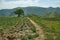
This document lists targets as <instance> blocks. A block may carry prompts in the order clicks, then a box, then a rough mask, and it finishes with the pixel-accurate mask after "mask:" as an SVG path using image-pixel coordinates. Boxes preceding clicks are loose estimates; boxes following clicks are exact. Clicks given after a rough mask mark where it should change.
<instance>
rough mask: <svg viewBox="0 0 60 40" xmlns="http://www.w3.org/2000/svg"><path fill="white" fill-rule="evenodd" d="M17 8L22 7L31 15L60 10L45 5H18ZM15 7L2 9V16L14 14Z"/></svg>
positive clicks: (0, 12) (26, 13) (0, 11)
mask: <svg viewBox="0 0 60 40" xmlns="http://www.w3.org/2000/svg"><path fill="white" fill-rule="evenodd" d="M17 8H22V9H23V10H24V12H25V15H30V14H36V15H39V16H40V15H45V14H46V13H49V12H60V8H59V7H57V8H52V7H49V8H43V7H17ZM15 9H16V8H14V9H2V10H0V16H14V15H15V14H14V13H13V11H14V10H15Z"/></svg>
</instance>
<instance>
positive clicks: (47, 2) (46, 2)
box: [0, 0, 60, 9]
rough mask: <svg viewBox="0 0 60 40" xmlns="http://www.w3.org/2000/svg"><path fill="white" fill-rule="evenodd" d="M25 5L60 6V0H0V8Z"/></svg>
mask: <svg viewBox="0 0 60 40" xmlns="http://www.w3.org/2000/svg"><path fill="white" fill-rule="evenodd" d="M27 6H38V7H60V0H0V9H11V8H15V7H27Z"/></svg>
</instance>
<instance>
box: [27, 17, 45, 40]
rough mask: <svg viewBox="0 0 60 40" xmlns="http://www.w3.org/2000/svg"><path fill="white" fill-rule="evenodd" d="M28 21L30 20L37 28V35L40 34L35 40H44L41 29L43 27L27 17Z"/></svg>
mask: <svg viewBox="0 0 60 40" xmlns="http://www.w3.org/2000/svg"><path fill="white" fill-rule="evenodd" d="M27 19H29V20H30V22H31V23H32V24H33V25H34V26H35V27H36V30H37V33H39V37H37V38H36V39H34V40H44V33H43V30H42V29H41V27H40V26H39V25H38V24H37V23H35V22H34V21H33V20H32V19H30V18H29V17H27Z"/></svg>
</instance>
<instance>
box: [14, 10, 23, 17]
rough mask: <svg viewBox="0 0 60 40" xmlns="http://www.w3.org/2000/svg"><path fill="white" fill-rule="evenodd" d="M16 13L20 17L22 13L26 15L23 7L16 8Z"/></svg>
mask: <svg viewBox="0 0 60 40" xmlns="http://www.w3.org/2000/svg"><path fill="white" fill-rule="evenodd" d="M14 13H15V14H17V15H18V17H20V15H24V10H22V9H16V10H15V11H14Z"/></svg>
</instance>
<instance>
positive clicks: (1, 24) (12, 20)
mask: <svg viewBox="0 0 60 40" xmlns="http://www.w3.org/2000/svg"><path fill="white" fill-rule="evenodd" d="M20 18H21V17H20ZM20 18H18V17H0V29H4V28H7V27H9V26H13V25H15V24H16V23H17V22H19V21H20Z"/></svg>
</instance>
